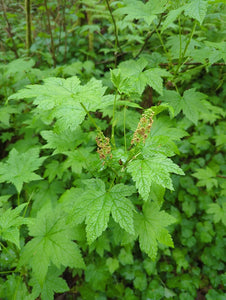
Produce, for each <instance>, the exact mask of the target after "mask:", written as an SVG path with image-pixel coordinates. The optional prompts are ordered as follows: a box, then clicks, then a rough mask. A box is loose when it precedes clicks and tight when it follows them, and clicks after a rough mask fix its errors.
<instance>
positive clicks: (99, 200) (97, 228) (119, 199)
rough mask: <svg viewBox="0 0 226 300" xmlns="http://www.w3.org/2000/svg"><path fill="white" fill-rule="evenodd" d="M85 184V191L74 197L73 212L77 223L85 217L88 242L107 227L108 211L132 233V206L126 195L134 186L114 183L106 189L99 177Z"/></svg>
mask: <svg viewBox="0 0 226 300" xmlns="http://www.w3.org/2000/svg"><path fill="white" fill-rule="evenodd" d="M86 185H87V188H86V191H85V192H84V193H83V194H82V195H81V196H80V198H79V199H78V198H77V199H76V202H75V204H74V207H73V214H74V216H75V218H77V219H78V223H80V222H82V221H83V220H84V219H85V223H86V231H87V240H88V243H89V244H91V243H92V242H93V241H94V240H95V239H96V238H97V237H99V236H100V235H101V233H102V232H103V231H104V230H105V229H106V228H107V225H108V222H109V217H110V213H111V214H112V217H113V219H114V220H115V221H116V222H117V223H118V224H119V225H120V226H121V227H122V228H123V229H125V230H126V231H127V232H129V233H131V234H133V233H134V227H133V210H134V208H133V205H132V203H131V202H130V200H128V199H127V198H126V197H128V196H130V195H132V194H133V193H134V192H135V189H134V187H133V186H125V185H123V184H116V185H115V186H113V188H112V189H111V190H110V191H106V190H105V185H104V182H103V181H102V180H100V179H91V180H88V181H87V182H86ZM72 195H73V194H72ZM75 195H76V193H75Z"/></svg>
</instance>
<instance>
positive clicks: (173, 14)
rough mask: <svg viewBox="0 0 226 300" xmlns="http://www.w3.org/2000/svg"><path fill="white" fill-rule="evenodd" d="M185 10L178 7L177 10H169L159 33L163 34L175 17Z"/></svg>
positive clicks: (183, 7)
mask: <svg viewBox="0 0 226 300" xmlns="http://www.w3.org/2000/svg"><path fill="white" fill-rule="evenodd" d="M184 9H185V6H182V7H179V8H177V9H174V10H171V11H170V12H169V13H168V14H167V17H166V19H165V20H164V22H163V23H162V29H161V32H163V31H164V30H165V29H166V28H168V27H169V26H170V25H171V24H172V23H173V22H174V21H175V20H176V19H177V17H178V16H179V15H180V14H181V13H182V11H183V10H184Z"/></svg>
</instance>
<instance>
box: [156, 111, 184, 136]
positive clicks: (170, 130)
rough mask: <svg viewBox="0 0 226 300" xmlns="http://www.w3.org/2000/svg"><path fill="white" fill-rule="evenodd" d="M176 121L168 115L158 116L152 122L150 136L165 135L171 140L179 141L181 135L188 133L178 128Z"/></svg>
mask: <svg viewBox="0 0 226 300" xmlns="http://www.w3.org/2000/svg"><path fill="white" fill-rule="evenodd" d="M176 125H177V123H176V121H175V120H171V119H170V118H169V117H168V116H163V117H162V116H160V117H159V118H158V119H156V120H155V121H154V122H153V125H152V127H151V133H150V137H160V136H163V137H167V138H170V139H171V140H172V141H179V140H180V139H181V138H182V137H184V136H188V133H187V132H186V131H185V130H183V129H180V128H176Z"/></svg>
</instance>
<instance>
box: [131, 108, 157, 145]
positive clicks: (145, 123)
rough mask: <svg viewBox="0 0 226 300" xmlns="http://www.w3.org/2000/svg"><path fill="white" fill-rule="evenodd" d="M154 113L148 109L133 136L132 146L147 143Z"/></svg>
mask: <svg viewBox="0 0 226 300" xmlns="http://www.w3.org/2000/svg"><path fill="white" fill-rule="evenodd" d="M153 116H154V112H153V110H152V109H151V108H149V109H147V110H146V111H145V113H143V114H142V117H141V119H140V121H139V123H138V125H137V129H136V131H135V132H134V134H133V138H132V141H131V145H136V144H140V143H143V144H144V143H145V140H146V139H147V137H148V135H149V133H150V131H151V126H152V123H153Z"/></svg>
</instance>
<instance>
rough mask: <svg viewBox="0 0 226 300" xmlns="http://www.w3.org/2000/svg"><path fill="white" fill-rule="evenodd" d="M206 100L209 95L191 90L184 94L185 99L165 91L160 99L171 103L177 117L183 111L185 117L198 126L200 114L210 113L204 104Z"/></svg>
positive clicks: (173, 92)
mask: <svg viewBox="0 0 226 300" xmlns="http://www.w3.org/2000/svg"><path fill="white" fill-rule="evenodd" d="M206 98H207V95H205V94H203V93H200V92H196V91H195V89H190V90H186V91H185V92H184V94H183V97H181V96H180V95H179V94H178V93H177V92H175V91H164V93H163V96H161V97H160V98H159V99H160V100H161V101H164V102H167V103H169V104H170V105H171V106H172V107H173V108H174V111H175V115H177V114H179V112H180V111H181V110H182V111H183V113H184V114H185V116H186V117H187V118H188V119H189V120H190V121H192V122H193V123H195V124H196V125H197V122H198V120H199V118H200V113H203V112H208V109H207V107H206V106H205V105H204V104H203V103H202V101H203V100H205V99H206Z"/></svg>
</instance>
